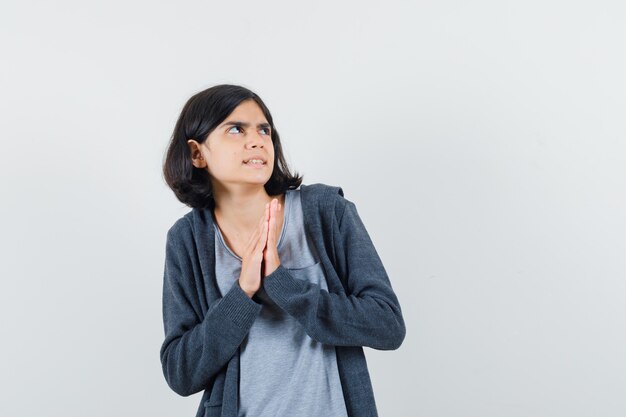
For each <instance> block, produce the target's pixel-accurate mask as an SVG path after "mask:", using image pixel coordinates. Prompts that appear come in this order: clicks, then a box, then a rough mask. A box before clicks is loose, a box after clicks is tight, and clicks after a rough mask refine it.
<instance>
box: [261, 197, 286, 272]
mask: <svg viewBox="0 0 626 417" xmlns="http://www.w3.org/2000/svg"><path fill="white" fill-rule="evenodd" d="M281 210H282V204H280V203H279V202H278V200H277V199H273V200H272V201H271V203H270V210H269V211H270V213H269V214H270V216H269V224H268V230H267V245H266V246H265V250H264V251H263V260H264V262H265V270H264V271H263V278H265V277H266V276H268V275H269V274H271V273H272V272H274V271H275V270H276V268H278V266H279V265H280V258H279V257H278V249H277V246H278V239H279V238H280V237H279V236H278V234H279V233H280V230H278V219H279V215H280V213H281ZM283 221H284V220H283Z"/></svg>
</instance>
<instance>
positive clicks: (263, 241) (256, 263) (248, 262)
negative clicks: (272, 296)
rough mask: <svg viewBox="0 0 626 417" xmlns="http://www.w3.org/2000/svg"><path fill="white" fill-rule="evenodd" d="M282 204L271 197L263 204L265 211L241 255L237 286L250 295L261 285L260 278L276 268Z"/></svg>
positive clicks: (278, 262) (278, 260) (278, 259)
mask: <svg viewBox="0 0 626 417" xmlns="http://www.w3.org/2000/svg"><path fill="white" fill-rule="evenodd" d="M281 210H282V204H280V203H279V202H278V200H277V199H275V198H274V199H272V201H271V202H270V203H267V204H266V205H265V212H264V214H263V216H262V217H261V219H260V220H259V224H258V227H257V228H256V229H255V231H254V233H252V236H251V237H250V240H249V241H248V243H247V245H246V249H245V252H244V253H243V256H242V262H241V275H240V276H239V286H240V287H241V289H242V290H243V291H244V292H245V293H246V294H248V296H249V297H252V296H253V295H254V293H256V292H257V291H258V290H259V288H260V287H261V278H262V277H263V278H265V277H266V276H268V275H269V274H271V273H272V272H274V271H275V270H276V268H278V266H279V265H280V258H279V257H278V249H277V245H278V233H279V232H280V231H279V230H278V219H279V217H278V216H279V214H280V213H281Z"/></svg>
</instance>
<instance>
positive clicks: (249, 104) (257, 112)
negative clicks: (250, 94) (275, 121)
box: [224, 99, 267, 123]
mask: <svg viewBox="0 0 626 417" xmlns="http://www.w3.org/2000/svg"><path fill="white" fill-rule="evenodd" d="M234 119H237V120H245V121H247V122H252V123H262V122H267V119H266V118H265V115H264V114H263V110H261V107H260V106H259V105H258V104H257V102H256V101H254V100H252V99H248V100H244V101H242V102H241V103H239V105H238V106H237V107H235V110H233V111H232V112H231V113H230V114H229V115H228V117H227V118H226V119H225V120H224V121H228V120H234Z"/></svg>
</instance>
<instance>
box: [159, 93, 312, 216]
mask: <svg viewBox="0 0 626 417" xmlns="http://www.w3.org/2000/svg"><path fill="white" fill-rule="evenodd" d="M247 99H252V100H254V101H255V102H256V103H257V104H258V105H259V107H260V108H261V110H262V111H263V115H264V116H265V118H266V119H267V122H268V123H269V124H270V127H271V129H270V132H271V138H272V144H273V145H274V166H273V168H272V176H271V177H270V179H269V180H268V181H267V183H265V185H264V187H265V191H267V194H268V195H271V196H274V195H278V194H282V193H284V192H285V191H286V190H287V189H295V188H298V187H299V186H300V184H301V183H302V176H300V175H298V173H297V172H296V173H295V174H291V172H290V171H289V167H288V165H287V162H286V160H285V156H284V154H283V150H282V146H281V144H280V137H279V135H278V130H276V127H275V126H274V121H273V119H272V115H271V113H270V111H269V109H268V108H267V106H265V103H263V100H261V98H260V97H259V96H258V95H257V94H255V93H254V92H252V91H250V90H249V89H247V88H245V87H242V86H238V85H232V84H220V85H216V86H213V87H210V88H207V89H206V90H203V91H200V92H199V93H196V94H194V95H193V96H191V97H190V98H189V100H187V103H185V105H184V107H183V110H182V111H181V113H180V116H179V117H178V121H177V122H176V126H175V127H174V132H173V133H172V137H171V140H170V143H169V146H168V149H167V153H166V155H165V160H164V162H163V177H164V179H165V182H166V183H167V185H168V186H169V187H170V188H171V189H172V190H173V191H174V194H175V195H176V198H178V200H180V201H181V202H182V203H184V204H186V205H187V206H189V207H192V208H210V209H213V208H214V207H215V200H214V199H213V192H212V191H213V190H212V185H211V181H210V176H209V173H208V172H207V171H206V170H205V169H203V168H196V167H195V166H193V164H192V162H191V150H190V149H189V145H188V144H187V140H189V139H194V140H196V141H198V143H203V142H204V141H206V139H207V137H208V136H209V134H210V133H211V132H212V131H213V130H214V129H215V128H216V127H217V126H218V125H219V124H220V123H222V122H223V121H224V120H225V119H226V118H227V117H228V115H229V114H230V113H232V111H233V110H235V107H237V106H238V105H239V104H240V103H241V102H242V101H244V100H247Z"/></svg>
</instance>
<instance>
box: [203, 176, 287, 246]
mask: <svg viewBox="0 0 626 417" xmlns="http://www.w3.org/2000/svg"><path fill="white" fill-rule="evenodd" d="M213 198H214V200H215V209H214V214H215V218H216V220H217V221H218V225H219V226H220V227H221V226H223V225H228V229H229V230H231V231H232V232H234V233H236V234H238V235H241V236H246V235H249V234H250V232H251V231H252V230H254V229H255V228H256V227H258V226H259V221H260V220H261V217H262V216H263V215H264V214H265V204H266V203H269V202H270V201H272V199H273V198H278V202H279V203H281V204H283V207H284V201H283V196H274V197H272V196H270V195H268V194H267V191H265V187H263V185H256V184H255V185H254V186H250V185H246V186H241V187H231V188H228V189H227V188H224V187H221V186H219V185H218V186H217V187H215V186H213Z"/></svg>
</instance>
